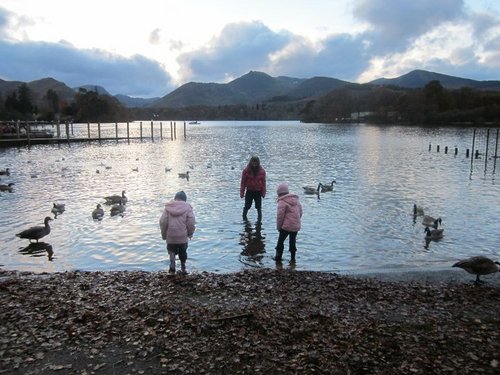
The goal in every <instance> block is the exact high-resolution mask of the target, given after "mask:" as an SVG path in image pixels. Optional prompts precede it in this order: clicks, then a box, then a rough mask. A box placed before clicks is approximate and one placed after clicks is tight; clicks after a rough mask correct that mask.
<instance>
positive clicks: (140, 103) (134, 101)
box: [115, 94, 160, 108]
mask: <svg viewBox="0 0 500 375" xmlns="http://www.w3.org/2000/svg"><path fill="white" fill-rule="evenodd" d="M115 98H116V99H117V100H118V101H119V102H120V103H121V104H122V105H123V106H124V107H127V108H141V107H146V106H148V105H149V104H151V103H153V102H155V101H157V100H158V99H160V98H158V97H156V98H134V97H132V96H127V95H121V94H118V95H115Z"/></svg>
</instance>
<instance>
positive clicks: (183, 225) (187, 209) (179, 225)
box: [160, 191, 195, 273]
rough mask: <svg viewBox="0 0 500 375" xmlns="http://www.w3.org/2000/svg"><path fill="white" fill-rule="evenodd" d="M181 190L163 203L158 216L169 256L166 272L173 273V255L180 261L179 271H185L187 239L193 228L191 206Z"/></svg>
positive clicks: (193, 221)
mask: <svg viewBox="0 0 500 375" xmlns="http://www.w3.org/2000/svg"><path fill="white" fill-rule="evenodd" d="M186 200H187V196H186V193H184V192H183V191H179V192H178V193H177V194H175V197H174V199H173V200H171V201H169V202H167V203H166V204H165V209H164V210H163V214H162V215H161V218H160V229H161V237H162V238H163V239H164V240H166V241H167V251H168V255H169V257H170V268H169V270H168V272H170V273H175V256H176V255H178V256H179V260H180V261H181V272H182V273H186V260H187V248H188V240H189V239H191V237H192V236H193V233H194V230H195V217H194V213H193V208H192V207H191V205H190V204H189V203H187V202H186Z"/></svg>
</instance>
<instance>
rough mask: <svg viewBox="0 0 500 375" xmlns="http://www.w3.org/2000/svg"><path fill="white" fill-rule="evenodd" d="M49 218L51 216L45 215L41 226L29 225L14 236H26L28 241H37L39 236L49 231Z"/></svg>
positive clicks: (41, 236) (43, 235)
mask: <svg viewBox="0 0 500 375" xmlns="http://www.w3.org/2000/svg"><path fill="white" fill-rule="evenodd" d="M51 220H52V218H51V217H49V216H47V217H46V218H45V220H44V223H45V225H44V226H43V227H42V226H36V227H31V228H28V229H25V230H23V231H22V232H19V233H17V234H16V236H17V237H19V238H26V239H28V240H30V242H31V240H36V242H38V240H39V239H40V238H43V237H45V236H46V235H47V234H49V233H50V226H49V221H51Z"/></svg>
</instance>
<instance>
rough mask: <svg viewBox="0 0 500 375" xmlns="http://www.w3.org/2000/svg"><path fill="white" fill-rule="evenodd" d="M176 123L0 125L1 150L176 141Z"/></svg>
mask: <svg viewBox="0 0 500 375" xmlns="http://www.w3.org/2000/svg"><path fill="white" fill-rule="evenodd" d="M177 126H178V122H177V121H167V122H165V124H164V122H163V121H149V124H148V121H134V122H120V123H118V122H115V123H100V122H98V123H90V122H87V123H68V122H66V123H47V122H36V121H31V122H20V121H16V122H13V121H11V122H2V123H1V124H0V146H14V145H27V146H30V145H31V144H44V143H63V142H67V143H71V142H104V141H113V140H114V141H117V142H118V141H127V142H128V143H130V141H133V140H140V141H141V142H142V141H145V140H151V141H152V142H154V141H155V140H163V139H164V138H165V139H168V138H170V139H171V140H175V139H177ZM179 126H182V132H183V134H182V136H183V137H184V138H186V137H187V128H186V121H181V122H180V124H179Z"/></svg>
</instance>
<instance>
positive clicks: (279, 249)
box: [273, 246, 283, 262]
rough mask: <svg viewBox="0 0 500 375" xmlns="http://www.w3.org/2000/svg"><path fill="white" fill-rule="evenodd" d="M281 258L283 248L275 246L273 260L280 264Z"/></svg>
mask: <svg viewBox="0 0 500 375" xmlns="http://www.w3.org/2000/svg"><path fill="white" fill-rule="evenodd" d="M282 257H283V248H280V247H278V246H276V255H275V256H274V258H273V259H274V260H275V261H276V262H281V259H282Z"/></svg>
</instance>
